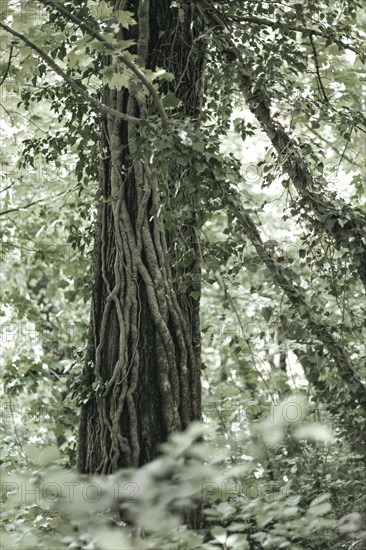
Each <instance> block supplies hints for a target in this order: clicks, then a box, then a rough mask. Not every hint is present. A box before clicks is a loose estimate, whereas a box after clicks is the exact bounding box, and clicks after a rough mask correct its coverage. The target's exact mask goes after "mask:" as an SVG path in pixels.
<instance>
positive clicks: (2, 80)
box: [0, 44, 14, 86]
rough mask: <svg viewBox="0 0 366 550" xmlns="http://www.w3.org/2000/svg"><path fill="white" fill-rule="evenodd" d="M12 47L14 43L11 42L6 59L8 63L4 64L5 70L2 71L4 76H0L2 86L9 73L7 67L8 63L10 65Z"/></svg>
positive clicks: (8, 66)
mask: <svg viewBox="0 0 366 550" xmlns="http://www.w3.org/2000/svg"><path fill="white" fill-rule="evenodd" d="M13 48H14V45H13V44H11V46H10V52H9V59H8V64H7V65H6V68H5V70H4V71H3V74H4V76H3V77H2V78H1V81H0V86H2V85H3V84H4V82H5V80H6V78H7V76H8V74H9V69H10V65H11V59H12V57H13Z"/></svg>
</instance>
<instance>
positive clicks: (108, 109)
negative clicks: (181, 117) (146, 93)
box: [0, 22, 141, 122]
mask: <svg viewBox="0 0 366 550" xmlns="http://www.w3.org/2000/svg"><path fill="white" fill-rule="evenodd" d="M0 28H2V29H4V30H5V31H7V32H8V33H10V34H12V35H13V36H15V37H16V38H18V39H19V40H21V41H22V42H24V44H26V45H27V46H29V47H30V48H31V49H32V50H34V51H35V52H36V53H37V54H38V55H39V57H41V58H42V59H43V61H44V62H45V63H47V65H48V66H49V67H51V69H53V70H54V71H55V73H57V74H58V75H59V76H61V78H62V79H63V80H64V81H65V82H66V83H67V84H68V85H69V86H70V88H71V89H72V90H73V91H74V92H76V93H77V94H78V95H81V96H82V97H83V98H84V99H85V100H86V101H87V102H88V103H91V104H92V105H94V107H96V108H97V109H98V110H101V111H103V112H105V113H106V114H109V115H112V116H115V117H117V118H120V119H122V120H127V121H129V122H141V119H140V118H135V117H131V116H129V115H125V114H124V113H121V112H119V111H117V110H116V109H112V108H111V107H107V105H104V104H103V103H101V102H100V101H98V100H97V99H95V98H94V97H92V96H91V95H89V94H88V93H87V92H86V91H85V90H84V89H83V88H82V87H81V86H79V84H77V83H76V82H75V80H74V79H72V78H71V77H70V76H68V75H67V74H66V73H65V72H64V71H63V70H62V69H61V67H60V66H59V65H57V63H55V61H54V60H53V59H52V57H50V56H49V55H48V54H46V53H45V52H44V51H43V50H41V48H39V47H38V46H37V45H36V44H34V43H33V42H31V41H30V40H29V39H28V38H26V37H25V36H23V35H22V34H20V33H18V32H17V31H14V30H13V29H11V28H10V27H8V26H7V25H5V23H2V22H0Z"/></svg>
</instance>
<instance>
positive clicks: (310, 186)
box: [198, 1, 366, 289]
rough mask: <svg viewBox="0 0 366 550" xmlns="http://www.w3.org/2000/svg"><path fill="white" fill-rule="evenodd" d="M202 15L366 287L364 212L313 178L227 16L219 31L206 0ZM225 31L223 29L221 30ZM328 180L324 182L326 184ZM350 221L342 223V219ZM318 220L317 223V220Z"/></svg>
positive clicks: (282, 157) (285, 165) (298, 183)
mask: <svg viewBox="0 0 366 550" xmlns="http://www.w3.org/2000/svg"><path fill="white" fill-rule="evenodd" d="M198 6H199V9H200V11H201V15H202V17H203V18H204V20H205V21H206V23H207V24H208V25H209V27H210V28H211V30H213V29H215V34H216V38H217V41H218V45H219V46H221V51H222V54H223V55H225V52H227V55H226V59H227V62H228V63H229V62H231V63H233V64H235V65H236V70H237V76H238V84H239V89H240V91H241V93H242V94H243V96H244V98H245V100H246V103H247V105H248V107H249V109H250V111H251V112H252V113H253V114H254V116H255V117H256V119H257V121H258V122H259V124H260V126H261V128H262V129H263V130H264V132H265V133H266V134H267V136H268V138H269V139H270V141H271V143H272V145H273V147H274V149H275V150H276V151H277V153H278V157H279V161H280V163H281V166H282V169H283V170H284V171H285V172H287V174H288V176H289V178H290V180H291V181H292V183H293V185H294V186H295V188H296V190H297V192H298V194H299V196H300V198H301V202H302V205H303V206H304V207H307V208H309V209H311V210H312V212H313V214H314V216H315V218H316V222H315V220H313V219H311V220H310V222H311V223H312V224H313V225H314V226H315V230H316V231H318V230H319V226H318V224H319V223H320V224H321V225H322V227H323V228H324V230H325V231H326V232H327V233H328V234H329V235H330V236H331V237H332V239H334V242H335V246H336V247H337V248H346V249H348V252H349V254H350V257H351V259H352V262H353V265H354V267H355V268H356V270H357V272H358V274H359V277H360V280H361V281H362V284H363V286H364V287H365V289H366V218H365V215H364V213H363V212H361V211H357V210H356V209H351V208H350V207H349V206H348V205H347V203H346V202H345V201H343V200H342V199H340V198H338V197H337V196H336V194H335V193H334V194H332V196H331V197H330V198H327V197H326V196H325V193H324V189H322V188H321V189H320V190H319V191H318V189H319V184H318V182H317V181H316V179H315V178H314V177H313V175H312V173H311V172H310V169H309V167H308V165H307V163H306V160H305V158H304V157H303V154H302V151H301V149H300V147H299V146H298V145H297V144H296V143H295V141H293V140H292V139H291V137H290V136H289V135H288V134H287V133H286V131H285V129H284V128H283V126H281V124H280V123H279V122H278V121H277V120H274V119H273V117H272V116H271V113H270V100H269V98H268V95H267V93H266V92H265V91H264V90H263V89H262V88H260V87H259V86H258V85H257V83H256V81H255V79H254V77H253V75H252V72H251V69H250V68H249V67H248V66H247V65H246V64H245V63H244V62H243V61H242V60H241V52H240V49H239V48H238V47H237V46H236V44H235V43H234V40H232V38H231V35H230V33H228V32H227V24H226V21H225V17H224V16H222V21H221V24H220V26H219V30H218V14H217V12H216V13H215V18H214V19H212V18H211V17H210V12H208V11H206V8H205V2H204V1H203V2H202V1H200V2H198ZM220 31H221V32H220ZM325 183H326V182H325V180H324V181H323V182H322V184H325ZM345 218H346V219H347V220H348V221H347V222H346V223H344V224H343V222H342V221H341V224H343V225H341V224H340V223H339V221H338V220H339V219H341V220H343V219H345ZM314 222H315V223H314Z"/></svg>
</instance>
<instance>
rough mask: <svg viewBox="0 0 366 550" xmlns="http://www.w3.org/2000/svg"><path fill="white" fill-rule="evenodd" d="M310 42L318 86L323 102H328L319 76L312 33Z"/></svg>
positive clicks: (316, 53)
mask: <svg viewBox="0 0 366 550" xmlns="http://www.w3.org/2000/svg"><path fill="white" fill-rule="evenodd" d="M310 42H311V48H312V50H313V55H314V63H315V70H316V76H317V80H318V84H319V88H320V91H321V93H322V94H323V98H324V101H325V103H329V99H328V96H327V94H326V91H325V89H324V86H323V82H322V79H321V76H320V67H319V60H318V52H317V51H316V47H315V42H314V38H313V35H312V34H311V35H310Z"/></svg>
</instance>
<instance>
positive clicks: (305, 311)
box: [221, 185, 366, 412]
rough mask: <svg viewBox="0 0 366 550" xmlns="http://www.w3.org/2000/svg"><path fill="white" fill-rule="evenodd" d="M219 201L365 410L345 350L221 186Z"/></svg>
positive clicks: (363, 393)
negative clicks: (222, 193) (240, 228)
mask: <svg viewBox="0 0 366 550" xmlns="http://www.w3.org/2000/svg"><path fill="white" fill-rule="evenodd" d="M221 187H222V188H223V185H221ZM223 202H224V204H225V205H226V206H227V207H228V209H229V210H230V211H231V213H232V214H233V215H234V216H235V218H236V219H237V220H238V222H239V223H240V224H241V226H242V227H243V228H244V232H245V234H246V236H247V237H248V238H249V240H250V242H251V243H252V245H253V246H254V248H255V250H256V252H257V254H258V256H259V257H260V259H261V260H262V262H263V263H264V265H265V266H266V267H267V268H268V270H269V271H270V273H271V275H272V278H273V281H274V282H275V284H276V285H278V286H279V287H280V288H281V289H282V290H283V291H284V292H285V294H286V296H287V298H288V300H289V302H290V304H291V305H292V306H293V308H294V309H295V310H298V309H299V307H301V315H302V317H303V318H305V319H306V321H307V324H308V327H309V329H310V331H311V332H312V333H313V334H314V336H315V337H316V338H317V339H318V340H319V341H320V342H321V343H322V344H323V345H324V348H325V349H326V350H327V351H328V353H329V356H330V357H331V359H332V361H333V363H334V364H335V366H336V367H337V371H338V375H339V377H340V379H341V380H343V382H344V383H345V384H346V386H347V388H348V390H349V392H350V394H351V395H352V398H353V399H354V400H355V401H356V403H358V404H359V405H360V407H362V409H363V410H364V411H365V412H366V387H365V384H364V382H362V380H361V379H360V377H359V376H358V374H357V373H356V372H355V369H354V367H353V365H352V362H351V361H350V358H349V354H347V352H346V350H345V348H344V346H342V345H341V344H339V343H338V342H337V340H336V339H335V337H334V336H333V334H332V333H331V332H330V330H329V329H328V328H327V327H326V326H325V325H324V324H323V323H321V322H319V321H318V320H317V319H316V318H315V316H314V314H313V311H312V308H311V306H310V305H309V304H308V303H307V300H306V298H305V296H304V294H303V292H302V290H301V288H300V286H299V285H295V284H294V282H293V281H292V280H291V279H289V278H288V277H287V276H286V275H285V273H284V271H283V269H282V267H281V266H280V265H279V264H278V262H276V261H275V260H274V258H273V256H272V254H271V252H270V251H269V250H268V249H267V248H266V245H265V243H263V241H262V238H261V236H260V233H259V231H258V229H257V227H256V225H255V223H254V221H253V220H252V218H251V216H250V215H249V214H248V213H247V212H246V211H245V210H244V209H243V208H242V207H241V205H239V206H238V203H237V198H231V197H229V196H228V193H227V190H225V189H224V197H223Z"/></svg>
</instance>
